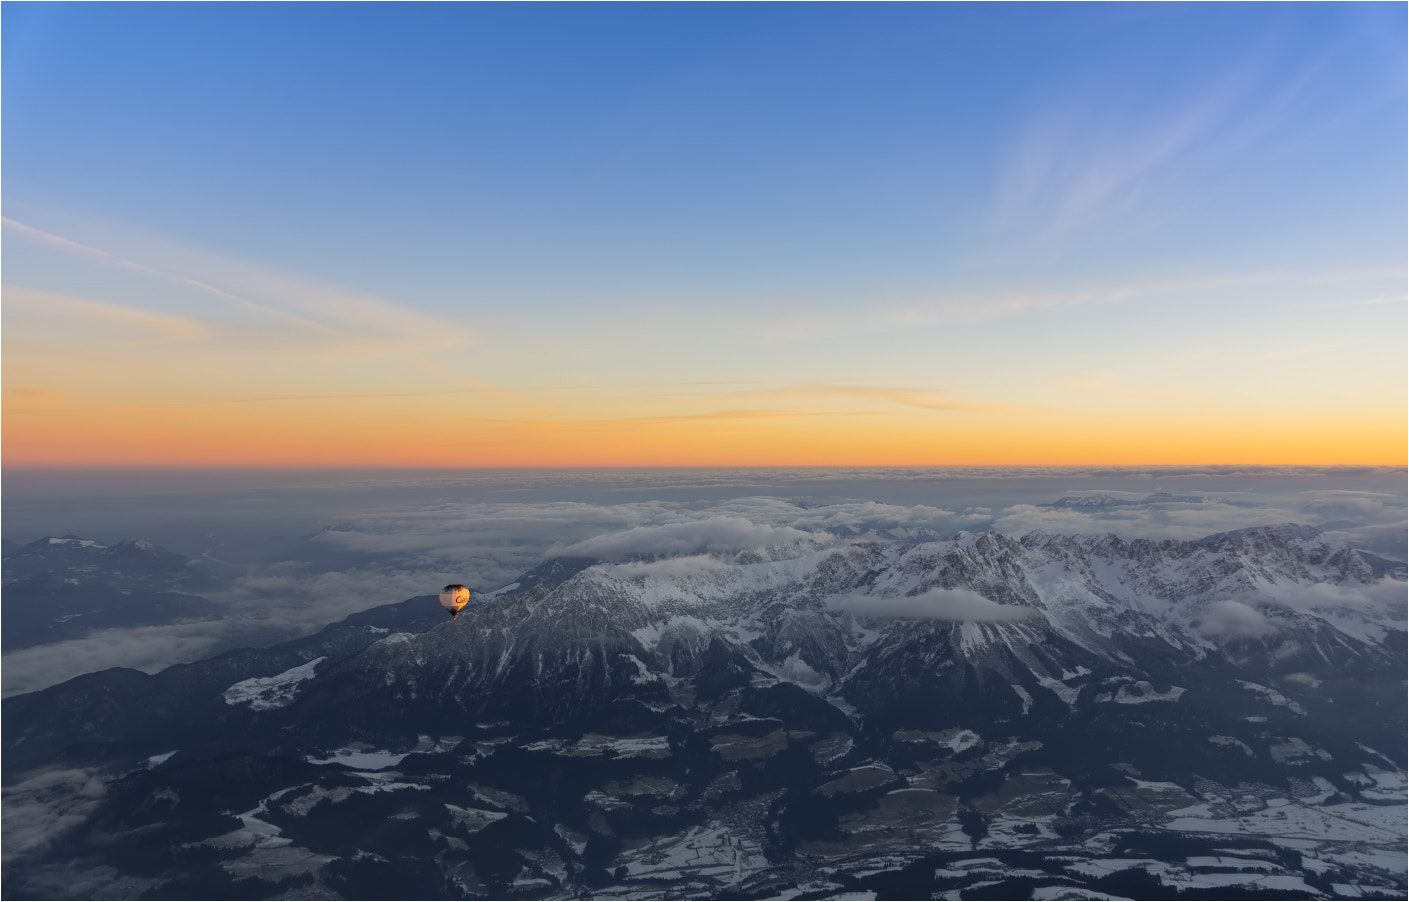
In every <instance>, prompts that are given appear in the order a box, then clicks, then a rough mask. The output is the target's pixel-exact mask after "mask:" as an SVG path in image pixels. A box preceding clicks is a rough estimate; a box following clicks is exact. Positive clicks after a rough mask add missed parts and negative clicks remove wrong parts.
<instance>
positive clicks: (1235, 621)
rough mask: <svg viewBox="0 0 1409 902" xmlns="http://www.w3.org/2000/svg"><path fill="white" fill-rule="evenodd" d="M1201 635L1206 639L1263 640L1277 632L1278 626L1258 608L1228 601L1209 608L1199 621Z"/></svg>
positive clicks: (1214, 604)
mask: <svg viewBox="0 0 1409 902" xmlns="http://www.w3.org/2000/svg"><path fill="white" fill-rule="evenodd" d="M1198 630H1199V633H1200V634H1201V635H1202V636H1203V637H1204V638H1206V639H1213V640H1215V641H1227V640H1232V639H1262V638H1265V637H1267V636H1271V635H1273V634H1274V633H1276V632H1277V625H1276V624H1275V623H1274V622H1273V621H1271V620H1270V619H1268V617H1267V615H1265V614H1263V613H1262V612H1261V611H1259V610H1258V609H1257V608H1254V607H1252V606H1251V605H1247V604H1243V603H1242V602H1241V601H1233V600H1232V599H1227V600H1224V601H1215V602H1214V603H1213V604H1211V605H1209V606H1208V609H1207V610H1206V611H1205V612H1204V615H1203V617H1201V618H1200V619H1199V626H1198Z"/></svg>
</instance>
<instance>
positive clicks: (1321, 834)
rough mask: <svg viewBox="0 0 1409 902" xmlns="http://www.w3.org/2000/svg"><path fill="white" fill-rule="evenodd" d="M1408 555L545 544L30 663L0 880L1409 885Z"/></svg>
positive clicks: (1110, 890) (481, 887) (403, 891)
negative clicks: (499, 568)
mask: <svg viewBox="0 0 1409 902" xmlns="http://www.w3.org/2000/svg"><path fill="white" fill-rule="evenodd" d="M1064 500H1066V499H1064ZM1173 500H1181V499H1173ZM1060 503H1061V502H1058V504H1060ZM59 541H60V542H61V543H62V542H66V541H73V540H72V539H68V540H59ZM35 544H36V545H37V544H38V543H35ZM124 544H127V543H124ZM32 547H34V546H26V549H28V548H32ZM117 547H121V546H114V548H117ZM40 550H42V546H41V549H40ZM70 551H71V552H72V553H74V554H79V553H80V552H78V551H77V550H74V549H67V550H65V551H64V553H70ZM36 553H37V552H36ZM10 560H11V559H7V561H6V569H7V576H8V573H9V571H10ZM1396 566H1398V567H1401V568H1402V565H1397V564H1396V562H1389V561H1383V560H1382V559H1379V558H1373V557H1372V556H1367V555H1365V554H1362V553H1360V552H1358V551H1356V550H1355V549H1353V548H1351V547H1349V546H1347V545H1345V544H1343V543H1340V542H1336V541H1332V540H1329V539H1327V538H1326V537H1324V536H1322V535H1321V534H1319V533H1318V532H1316V530H1314V529H1311V528H1309V527H1303V526H1294V525H1283V526H1269V527H1259V528H1256V529H1247V530H1240V531H1237V532H1232V533H1225V534H1220V535H1216V536H1210V537H1207V538H1205V539H1202V540H1199V541H1173V540H1165V541H1154V540H1144V539H1141V540H1133V541H1131V540H1124V539H1121V538H1117V537H1115V536H1098V537H1090V536H1086V537H1072V536H1063V535H1051V534H1042V533H1032V534H1029V535H1025V536H1022V537H1020V538H1017V537H1010V536H1005V535H1001V534H997V533H981V534H972V535H971V534H960V535H958V536H956V537H953V538H949V539H943V540H927V541H914V540H913V539H894V540H888V541H876V540H871V539H866V540H852V541H848V542H845V543H843V544H840V545H835V546H831V547H821V546H820V545H818V544H816V543H810V542H805V541H804V542H798V543H795V544H792V545H779V546H770V547H764V548H757V549H752V550H750V551H746V552H742V553H738V554H731V555H697V556H690V557H662V558H642V559H636V560H631V561H625V562H615V563H610V562H602V561H594V560H586V559H569V558H553V559H548V560H546V561H545V562H544V563H543V564H542V565H541V566H539V567H537V568H535V569H534V570H531V571H529V572H528V573H525V574H524V575H523V576H521V577H520V578H519V579H518V580H517V581H516V582H514V583H512V584H511V585H509V586H507V587H505V588H504V589H502V590H500V591H499V592H497V593H493V594H492V596H491V597H488V598H487V599H483V600H482V601H481V603H480V604H479V605H478V606H477V607H474V608H472V609H470V610H467V611H466V612H465V613H463V614H461V616H460V618H459V619H458V620H456V621H453V622H452V621H449V620H447V619H446V618H445V616H444V614H443V613H442V612H441V611H440V609H439V606H438V605H437V604H436V602H435V600H434V598H433V597H430V596H427V597H423V598H414V599H410V600H408V601H404V602H401V603H398V604H394V605H387V606H384V607H381V608H376V609H373V610H370V611H366V612H363V613H360V614H357V615H354V616H352V617H349V618H347V619H345V620H343V621H342V622H340V623H337V624H334V625H331V626H329V627H327V628H325V629H324V630H322V631H321V632H319V633H318V634H316V635H313V636H310V637H307V638H304V639H300V640H297V641H294V642H289V643H285V644H282V645H279V646H274V647H272V648H267V649H242V650H238V651H233V652H227V653H225V654H222V655H219V656H217V657H215V658H211V659H209V660H206V661H202V662H199V663H196V664H191V665H182V666H179V667H173V668H170V669H168V670H166V671H163V672H161V673H158V674H155V675H147V674H143V673H140V672H137V671H132V670H109V671H103V672H99V673H93V674H88V675H86V676H82V677H79V678H77V679H74V680H70V681H69V682H67V683H64V684H61V685H59V686H54V687H51V688H49V689H46V690H44V691H41V692H36V693H31V694H28V695H22V696H17V697H14V698H11V699H7V700H6V701H5V702H4V707H3V725H4V734H3V740H4V749H5V753H4V759H3V763H4V770H5V778H6V785H7V789H6V793H7V796H6V812H7V813H6V820H7V837H8V836H9V835H10V831H11V830H12V829H14V830H22V829H23V828H25V826H26V825H29V824H34V825H36V826H35V829H34V831H33V835H32V838H30V839H28V840H26V841H23V842H20V843H18V844H16V843H15V842H12V841H10V840H9V839H8V838H7V844H6V856H7V860H6V867H5V872H4V885H3V890H4V894H5V895H6V897H8V898H72V897H75V896H76V895H81V896H91V897H98V896H103V897H106V896H112V895H121V896H123V897H126V898H231V897H234V898H451V899H462V898H494V899H503V898H547V897H554V898H563V897H572V898H579V897H580V898H589V897H590V898H639V897H643V896H644V897H664V898H731V899H733V898H830V897H833V896H837V895H839V894H847V893H871V894H874V895H875V897H876V898H909V899H913V898H930V897H936V898H1004V899H1020V898H1046V899H1055V898H1109V897H1126V898H1174V897H1176V896H1177V897H1178V898H1218V899H1229V898H1339V897H1362V898H1402V897H1403V895H1404V893H1405V890H1406V879H1405V823H1404V805H1405V737H1406V723H1405V704H1406V699H1405V683H1404V675H1405V668H1406V648H1405V606H1404V591H1403V585H1402V584H1401V583H1397V582H1395V581H1394V580H1393V579H1392V578H1390V576H1387V575H1386V574H1391V575H1393V574H1394V573H1396ZM1397 572H1398V574H1399V575H1400V576H1401V577H1402V569H1400V570H1398V571H1397ZM36 576H38V574H34V575H31V576H30V577H28V578H35V577H36ZM432 588H438V587H432ZM7 592H8V589H7ZM9 616H10V614H9V608H8V606H7V608H6V627H7V630H8V627H9V620H8V618H9ZM41 826H42V828H43V829H40V827H41Z"/></svg>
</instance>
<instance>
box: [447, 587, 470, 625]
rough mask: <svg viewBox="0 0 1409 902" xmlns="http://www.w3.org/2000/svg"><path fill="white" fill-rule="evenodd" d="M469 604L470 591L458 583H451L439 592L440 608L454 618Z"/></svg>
mask: <svg viewBox="0 0 1409 902" xmlns="http://www.w3.org/2000/svg"><path fill="white" fill-rule="evenodd" d="M469 603H470V590H469V589H466V588H465V587H464V586H462V585H460V584H459V583H453V584H451V585H449V586H446V587H445V588H444V589H441V590H440V606H441V607H443V608H445V610H447V611H449V612H450V616H451V617H454V616H455V615H456V614H458V613H460V611H461V609H462V608H464V607H465V605H467V604H469Z"/></svg>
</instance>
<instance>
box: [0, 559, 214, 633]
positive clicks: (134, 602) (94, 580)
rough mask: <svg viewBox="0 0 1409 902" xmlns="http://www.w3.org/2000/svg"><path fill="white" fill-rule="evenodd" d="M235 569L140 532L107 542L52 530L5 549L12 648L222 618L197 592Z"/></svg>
mask: <svg viewBox="0 0 1409 902" xmlns="http://www.w3.org/2000/svg"><path fill="white" fill-rule="evenodd" d="M232 576H233V569H232V568H230V567H228V566H221V565H219V564H216V563H215V562H212V561H205V560H200V561H193V560H191V559H190V558H187V557H186V556H185V555H180V554H176V553H175V552H172V551H168V550H167V549H165V548H163V547H161V546H160V545H156V544H153V543H152V542H147V541H144V540H142V539H129V540H126V541H122V542H118V543H116V544H114V545H106V544H104V543H102V542H99V541H97V540H94V539H85V538H82V537H80V536H75V535H67V536H46V537H45V538H42V539H38V540H36V541H33V542H30V543H28V544H26V545H22V546H18V547H16V548H13V549H11V550H9V551H7V552H6V553H5V556H4V575H3V577H0V585H3V587H4V622H5V629H4V633H3V647H4V650H6V651H11V650H14V649H17V648H27V647H30V646H35V645H43V644H46V643H50V642H60V641H63V640H66V639H77V638H81V637H83V636H86V635H89V634H90V633H92V632H93V631H95V630H101V629H112V628H118V627H135V626H155V625H159V624H169V623H180V622H187V621H196V620H215V619H219V618H220V617H221V616H222V614H221V611H220V610H219V609H218V608H217V607H216V606H215V605H213V604H212V603H211V602H210V601H209V600H207V599H205V598H203V597H201V596H199V595H195V594H193V593H195V592H201V591H207V590H211V589H216V588H219V587H221V586H222V585H224V584H226V583H227V582H228V581H229V579H230V578H231V577H232Z"/></svg>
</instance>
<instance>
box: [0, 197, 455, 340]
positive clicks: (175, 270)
mask: <svg viewBox="0 0 1409 902" xmlns="http://www.w3.org/2000/svg"><path fill="white" fill-rule="evenodd" d="M0 221H3V225H4V227H5V228H6V229H7V230H9V231H10V232H11V234H12V235H13V236H15V237H17V238H20V239H22V240H26V241H32V242H37V243H39V244H42V245H44V246H45V247H48V248H51V249H55V250H59V251H61V252H64V253H67V254H70V255H72V256H75V257H77V258H80V259H82V260H85V261H88V262H91V263H96V264H99V265H102V266H107V267H112V268H116V269H121V270H124V271H126V272H130V273H134V274H138V275H141V276H145V277H148V278H151V279H155V280H159V281H162V282H166V283H169V284H174V285H178V286H181V287H184V288H188V289H191V290H193V291H195V292H196V293H197V295H198V296H200V297H203V298H210V297H214V298H218V299H220V300H221V301H224V302H225V303H227V304H229V305H231V306H232V307H233V308H236V309H237V310H239V311H240V312H242V313H244V314H246V315H254V316H256V317H268V318H271V319H273V320H276V321H279V322H281V323H283V324H285V326H288V327H297V328H299V329H302V330H306V331H307V332H308V333H310V334H309V335H308V338H309V339H311V341H308V342H305V345H306V346H305V347H304V348H303V349H302V350H303V351H304V352H308V351H313V352H317V350H318V349H319V348H320V346H329V345H331V347H333V348H334V349H336V350H338V351H339V352H341V353H344V354H346V353H349V352H351V353H356V354H360V355H364V356H387V355H397V354H417V355H420V354H430V353H434V352H435V351H441V350H448V349H451V348H456V347H460V346H462V345H465V344H467V343H469V341H470V340H471V336H470V334H469V333H468V332H467V331H466V330H465V329H464V328H463V327H461V326H459V325H457V324H453V323H449V322H445V321H444V320H442V319H440V318H438V317H434V316H430V315H428V314H425V313H423V312H421V311H419V310H415V309H413V308H411V307H408V306H405V305H400V304H395V303H392V302H389V301H386V300H383V299H381V298H376V297H371V296H368V295H366V294H362V293H359V292H355V291H349V290H347V289H345V288H341V287H338V286H334V285H329V284H326V283H323V282H319V281H316V280H313V279H307V278H302V277H297V276H291V275H288V274H285V273H281V272H278V271H276V270H273V269H270V268H267V267H262V266H258V265H255V264H250V263H245V262H241V261H236V260H232V259H229V258H226V257H221V256H217V255H213V254H209V253H206V252H202V251H198V250H195V249H191V248H185V247H179V246H176V245H173V244H170V243H168V242H164V241H160V240H156V239H150V238H138V239H133V238H130V237H129V238H126V239H123V243H124V244H125V245H128V246H129V247H127V248H126V249H124V250H123V251H122V252H114V251H109V250H104V249H102V248H98V247H94V246H91V245H89V244H84V243H81V242H78V241H74V240H71V239H69V238H65V237H63V236H60V235H56V234H53V233H52V232H48V231H45V230H43V229H40V228H36V227H34V226H31V225H28V224H26V223H22V222H18V221H16V220H13V219H9V218H5V219H3V220H0ZM89 303H94V304H97V303H102V302H100V301H90V302H89ZM198 309H199V312H200V316H201V318H203V319H205V320H206V323H207V325H210V324H211V323H212V322H213V318H212V316H211V311H210V310H209V309H208V308H206V307H204V306H199V307H198ZM231 327H232V326H231V324H228V323H222V329H223V331H225V332H229V331H230V329H231ZM267 337H268V336H267V335H266V338H267ZM282 337H283V338H284V339H287V338H288V336H287V335H284V336H282Z"/></svg>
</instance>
